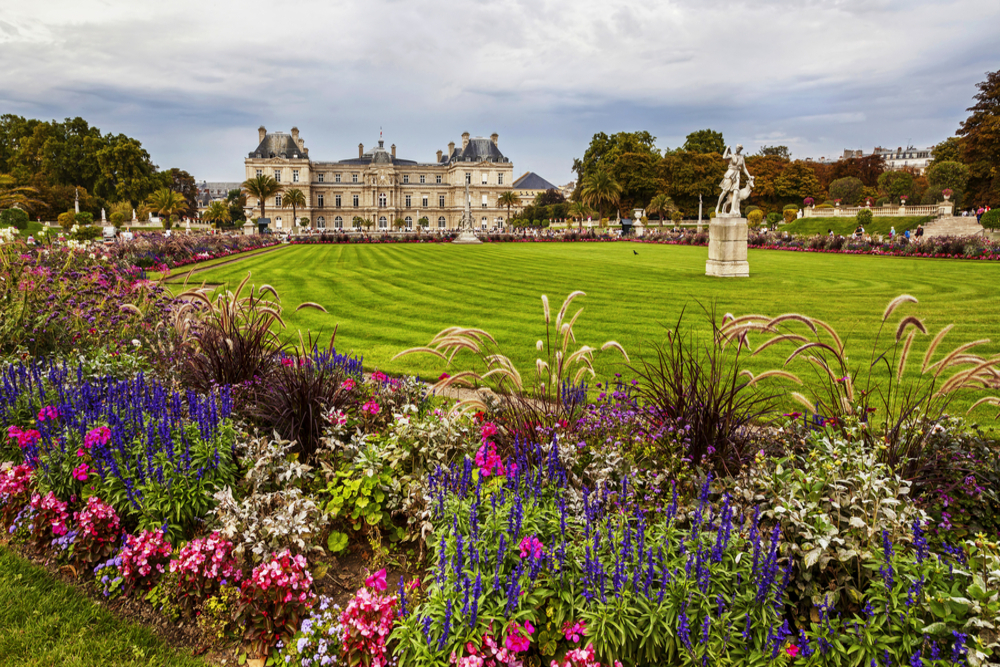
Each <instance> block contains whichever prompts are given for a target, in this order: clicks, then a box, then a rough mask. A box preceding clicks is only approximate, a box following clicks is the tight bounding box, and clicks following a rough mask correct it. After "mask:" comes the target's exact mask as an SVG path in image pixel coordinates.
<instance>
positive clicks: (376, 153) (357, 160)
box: [337, 139, 418, 166]
mask: <svg viewBox="0 0 1000 667" xmlns="http://www.w3.org/2000/svg"><path fill="white" fill-rule="evenodd" d="M337 164H354V165H359V166H362V165H369V164H391V165H394V166H406V165H416V164H418V162H417V161H416V160H403V159H400V158H397V157H393V156H392V154H391V153H389V151H387V150H386V149H385V144H384V142H383V140H382V139H379V140H378V147H377V148H375V149H374V150H372V151H370V152H368V153H365V154H363V155H362V156H361V157H354V158H348V159H347V160H340V161H338V162H337Z"/></svg>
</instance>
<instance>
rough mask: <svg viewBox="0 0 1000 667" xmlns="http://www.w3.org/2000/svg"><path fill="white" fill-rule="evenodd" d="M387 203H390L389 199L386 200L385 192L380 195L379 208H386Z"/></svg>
mask: <svg viewBox="0 0 1000 667" xmlns="http://www.w3.org/2000/svg"><path fill="white" fill-rule="evenodd" d="M387 202H388V199H387V198H386V196H385V193H384V192H380V193H378V206H379V208H385V205H386V203H387Z"/></svg>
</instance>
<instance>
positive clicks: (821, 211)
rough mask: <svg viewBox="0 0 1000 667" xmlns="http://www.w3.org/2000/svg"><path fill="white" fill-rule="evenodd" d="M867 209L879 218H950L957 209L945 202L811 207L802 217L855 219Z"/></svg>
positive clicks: (804, 211) (803, 210) (803, 212)
mask: <svg viewBox="0 0 1000 667" xmlns="http://www.w3.org/2000/svg"><path fill="white" fill-rule="evenodd" d="M865 209H867V210H869V211H871V212H872V215H874V216H875V217H877V218H883V217H899V216H904V215H905V216H924V215H933V216H934V217H937V218H941V217H950V216H951V215H952V213H953V211H954V209H955V205H954V204H953V203H952V202H950V201H943V202H941V203H940V204H932V205H930V206H834V207H833V208H816V207H815V206H809V207H806V208H804V209H802V216H803V217H805V218H853V217H854V216H856V215H857V214H858V211H864V210H865Z"/></svg>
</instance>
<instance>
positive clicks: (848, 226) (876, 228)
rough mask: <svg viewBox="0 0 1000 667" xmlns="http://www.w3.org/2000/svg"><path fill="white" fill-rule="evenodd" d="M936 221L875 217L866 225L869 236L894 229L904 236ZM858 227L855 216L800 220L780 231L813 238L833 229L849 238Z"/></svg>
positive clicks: (909, 217) (914, 217)
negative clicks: (918, 227)
mask: <svg viewBox="0 0 1000 667" xmlns="http://www.w3.org/2000/svg"><path fill="white" fill-rule="evenodd" d="M932 220H934V218H933V217H931V216H929V215H925V216H899V217H898V218H897V217H875V218H872V223H871V224H870V225H865V232H866V233H868V234H882V235H884V236H888V235H889V230H890V229H891V228H892V227H895V228H896V232H897V233H899V234H902V233H903V232H904V231H906V230H907V229H910V230H913V229H916V228H917V225H926V224H927V223H928V222H931V221H932ZM857 227H858V221H857V219H855V217H854V216H850V217H843V218H800V219H799V220H796V221H795V222H790V223H788V224H787V225H781V226H780V227H779V228H778V229H779V230H780V231H783V232H788V233H789V234H802V235H805V236H813V235H815V234H826V233H828V232H829V231H830V230H831V229H832V230H833V233H834V234H839V235H841V236H848V235H849V234H851V233H852V232H853V231H854V230H855V229H857Z"/></svg>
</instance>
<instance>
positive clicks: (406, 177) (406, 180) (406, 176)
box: [403, 174, 410, 185]
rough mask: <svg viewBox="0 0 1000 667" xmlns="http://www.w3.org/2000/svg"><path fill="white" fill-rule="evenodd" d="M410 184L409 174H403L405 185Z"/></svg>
mask: <svg viewBox="0 0 1000 667" xmlns="http://www.w3.org/2000/svg"><path fill="white" fill-rule="evenodd" d="M409 182H410V175H409V174H403V184H404V185H405V184H406V183H409Z"/></svg>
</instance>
